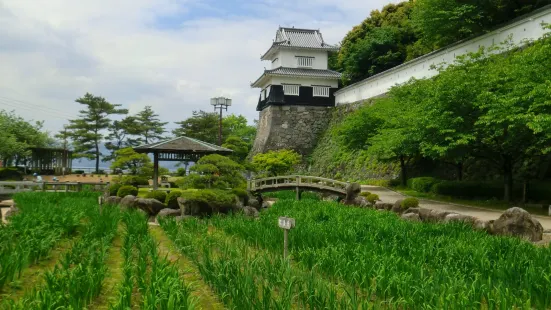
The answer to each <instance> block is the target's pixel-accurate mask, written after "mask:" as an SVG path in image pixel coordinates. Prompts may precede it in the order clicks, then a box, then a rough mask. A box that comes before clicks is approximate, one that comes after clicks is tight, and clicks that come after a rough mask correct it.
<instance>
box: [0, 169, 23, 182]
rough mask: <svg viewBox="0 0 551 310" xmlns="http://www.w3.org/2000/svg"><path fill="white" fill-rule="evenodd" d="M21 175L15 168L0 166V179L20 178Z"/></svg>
mask: <svg viewBox="0 0 551 310" xmlns="http://www.w3.org/2000/svg"><path fill="white" fill-rule="evenodd" d="M21 176H22V174H21V172H19V171H18V170H17V168H0V180H21Z"/></svg>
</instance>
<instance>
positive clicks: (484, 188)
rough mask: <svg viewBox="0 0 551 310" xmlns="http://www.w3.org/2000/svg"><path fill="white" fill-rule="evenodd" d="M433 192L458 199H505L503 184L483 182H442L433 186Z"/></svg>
mask: <svg viewBox="0 0 551 310" xmlns="http://www.w3.org/2000/svg"><path fill="white" fill-rule="evenodd" d="M431 192H432V193H435V194H438V195H443V196H451V197H458V198H467V199H485V198H486V199H487V198H490V199H491V198H497V199H502V198H503V184H502V183H500V182H483V181H441V182H439V183H436V184H434V185H433V186H432V188H431Z"/></svg>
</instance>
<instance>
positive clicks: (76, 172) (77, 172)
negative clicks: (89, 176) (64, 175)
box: [73, 170, 84, 174]
mask: <svg viewBox="0 0 551 310" xmlns="http://www.w3.org/2000/svg"><path fill="white" fill-rule="evenodd" d="M73 173H74V174H84V170H73Z"/></svg>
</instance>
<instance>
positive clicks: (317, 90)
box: [312, 86, 330, 97]
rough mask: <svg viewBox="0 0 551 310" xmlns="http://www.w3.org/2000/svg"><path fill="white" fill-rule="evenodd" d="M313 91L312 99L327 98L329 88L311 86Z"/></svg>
mask: <svg viewBox="0 0 551 310" xmlns="http://www.w3.org/2000/svg"><path fill="white" fill-rule="evenodd" d="M312 88H313V89H314V94H313V96H314V97H329V88H330V87H329V86H312Z"/></svg>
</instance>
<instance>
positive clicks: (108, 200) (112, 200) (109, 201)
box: [103, 196, 134, 205]
mask: <svg viewBox="0 0 551 310" xmlns="http://www.w3.org/2000/svg"><path fill="white" fill-rule="evenodd" d="M132 197H134V196H132ZM121 200H122V198H121V197H118V196H108V197H105V200H104V201H103V203H104V204H106V205H118V204H119V203H120V202H121Z"/></svg>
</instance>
